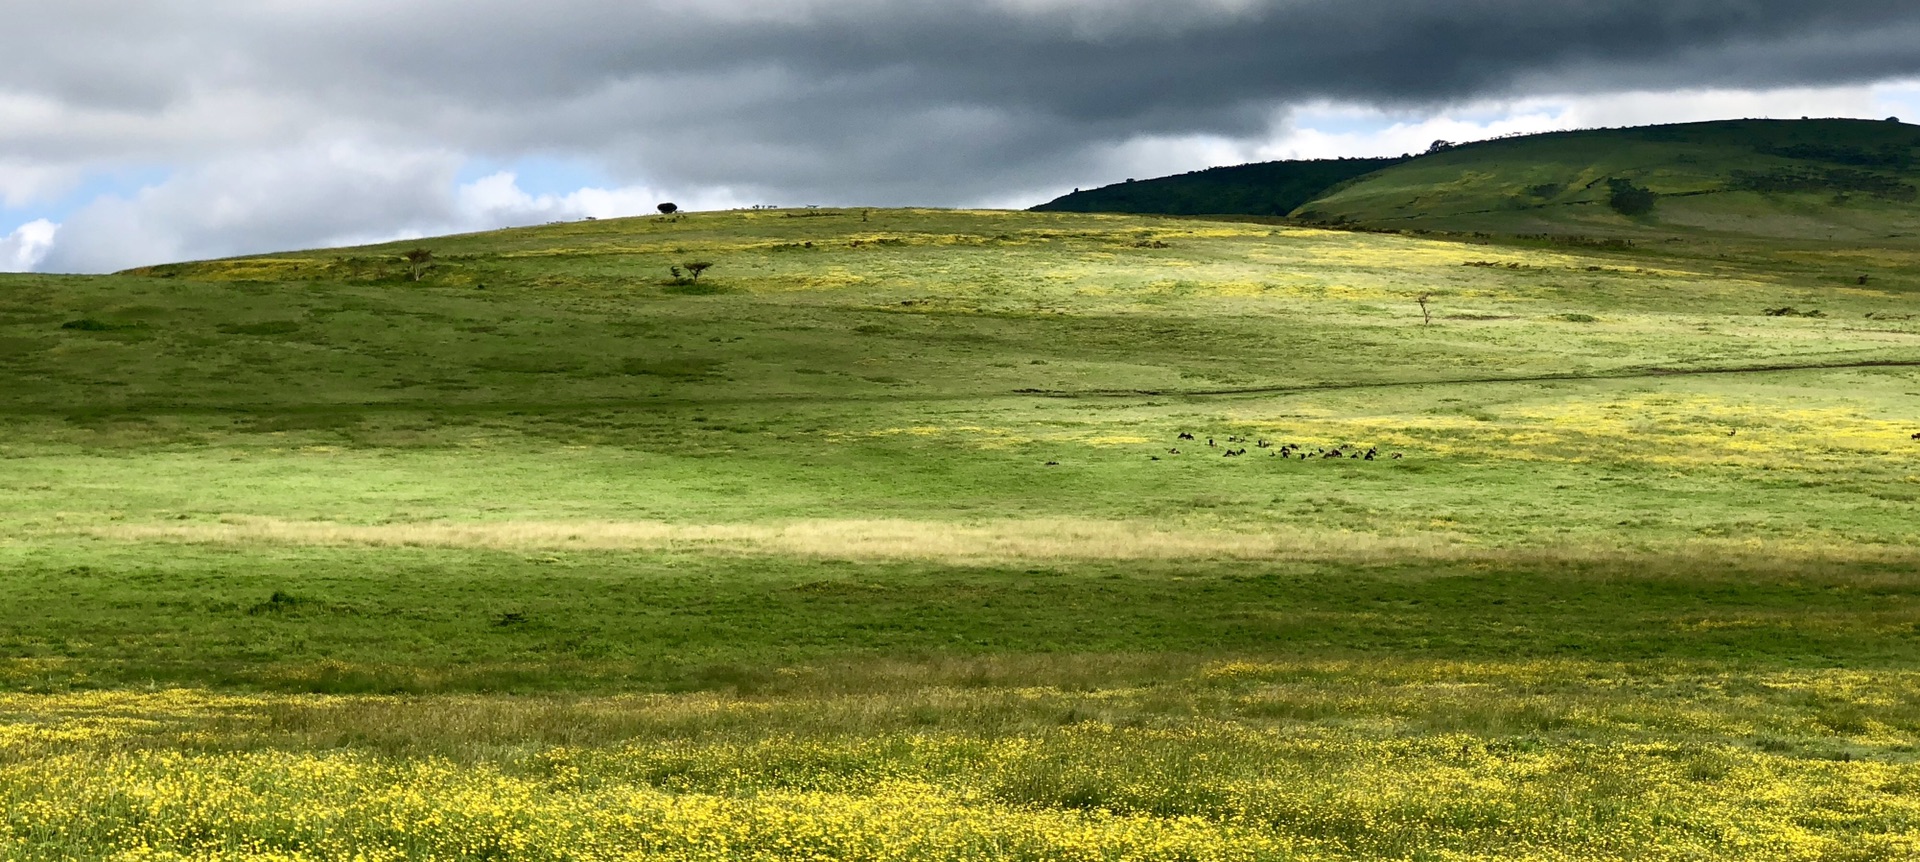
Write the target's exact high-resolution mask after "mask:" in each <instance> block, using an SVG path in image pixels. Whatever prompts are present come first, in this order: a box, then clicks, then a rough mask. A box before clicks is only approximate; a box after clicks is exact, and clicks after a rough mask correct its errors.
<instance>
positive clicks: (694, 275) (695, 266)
mask: <svg viewBox="0 0 1920 862" xmlns="http://www.w3.org/2000/svg"><path fill="white" fill-rule="evenodd" d="M685 266H686V267H687V276H688V279H689V280H690V281H692V282H693V283H694V284H699V283H700V273H703V272H706V271H707V270H709V269H712V268H713V264H711V263H708V262H706V261H704V260H694V261H688V262H687V263H686V264H685Z"/></svg>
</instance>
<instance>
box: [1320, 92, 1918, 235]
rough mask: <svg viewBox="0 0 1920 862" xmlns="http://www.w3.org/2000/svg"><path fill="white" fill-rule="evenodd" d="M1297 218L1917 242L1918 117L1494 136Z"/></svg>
mask: <svg viewBox="0 0 1920 862" xmlns="http://www.w3.org/2000/svg"><path fill="white" fill-rule="evenodd" d="M1295 215H1296V216H1298V217H1299V218H1302V219H1305V220H1309V221H1315V220H1335V221H1350V222H1355V223H1361V224H1368V225H1375V226H1383V227H1415V228H1420V227H1426V228H1442V229H1454V230H1497V231H1502V232H1512V233H1528V232H1536V231H1537V232H1588V233H1599V234H1628V233H1649V232H1660V231H1665V232H1672V231H1676V230H1681V231H1687V230H1698V231H1704V232H1708V233H1719V234H1734V235H1750V236H1760V237H1767V238H1769V239H1779V240H1794V239H1819V240H1827V239H1832V240H1838V241H1848V242H1861V241H1875V240H1883V239H1887V238H1895V239H1910V238H1912V237H1914V236H1915V235H1916V234H1917V233H1920V126H1913V125H1908V124H1903V123H1897V122H1884V121H1864V120H1798V121H1775V120H1743V121H1729V122H1714V123H1692V124H1686V125H1676V126H1652V127H1647V128H1637V129H1602V130H1594V131H1581V132H1564V133H1555V134H1547V135H1533V136H1529V137H1523V138H1511V139H1506V140H1497V141H1486V142H1482V143H1476V144H1468V145H1465V146H1461V147H1457V148H1454V149H1452V150H1448V151H1445V152H1440V153H1435V154H1431V155H1428V156H1424V157H1422V158H1419V159H1416V160H1414V161H1412V162H1408V163H1406V164H1403V165H1398V166H1395V167H1393V168H1390V169H1387V170H1384V171H1381V172H1379V173H1376V174H1373V175H1370V176H1368V177H1366V178H1365V179H1363V180H1361V181H1359V182H1356V183H1354V184H1352V185H1349V186H1347V187H1344V188H1341V189H1338V190H1335V191H1334V192H1332V193H1330V194H1327V195H1324V196H1321V197H1319V198H1318V199H1316V200H1314V201H1312V202H1310V203H1307V204H1304V205H1303V206H1302V207H1301V208H1300V209H1299V210H1297V211H1296V212H1295Z"/></svg>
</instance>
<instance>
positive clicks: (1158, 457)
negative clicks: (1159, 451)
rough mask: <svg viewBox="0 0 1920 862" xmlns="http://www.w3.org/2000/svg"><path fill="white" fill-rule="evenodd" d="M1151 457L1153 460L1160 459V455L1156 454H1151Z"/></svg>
mask: <svg viewBox="0 0 1920 862" xmlns="http://www.w3.org/2000/svg"><path fill="white" fill-rule="evenodd" d="M1151 457H1152V460H1155V461H1158V460H1160V456H1158V455H1154V456H1151Z"/></svg>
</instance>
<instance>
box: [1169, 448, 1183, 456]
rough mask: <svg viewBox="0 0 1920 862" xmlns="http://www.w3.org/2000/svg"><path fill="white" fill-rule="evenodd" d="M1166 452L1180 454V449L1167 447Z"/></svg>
mask: <svg viewBox="0 0 1920 862" xmlns="http://www.w3.org/2000/svg"><path fill="white" fill-rule="evenodd" d="M1167 454H1168V455H1178V454H1180V450H1178V449H1168V450H1167Z"/></svg>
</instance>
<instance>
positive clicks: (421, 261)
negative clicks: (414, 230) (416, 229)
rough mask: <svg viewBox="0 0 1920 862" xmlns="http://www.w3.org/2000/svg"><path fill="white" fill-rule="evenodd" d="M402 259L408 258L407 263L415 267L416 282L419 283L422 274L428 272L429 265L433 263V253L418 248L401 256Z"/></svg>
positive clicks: (414, 277) (414, 278) (414, 276)
mask: <svg viewBox="0 0 1920 862" xmlns="http://www.w3.org/2000/svg"><path fill="white" fill-rule="evenodd" d="M401 257H403V258H406V260H407V263H409V264H411V265H412V266H413V280H414V281H419V280H420V274H421V273H422V272H425V271H426V268H427V266H428V265H429V264H431V263H433V252H432V251H429V250H427V249H424V248H416V249H414V250H412V251H409V252H407V253H406V254H403V255H401Z"/></svg>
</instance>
